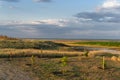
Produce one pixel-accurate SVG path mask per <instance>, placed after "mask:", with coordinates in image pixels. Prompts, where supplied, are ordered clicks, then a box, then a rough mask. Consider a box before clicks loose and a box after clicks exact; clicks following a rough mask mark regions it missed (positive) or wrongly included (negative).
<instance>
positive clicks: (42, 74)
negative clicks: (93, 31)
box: [0, 38, 120, 80]
mask: <svg viewBox="0 0 120 80" xmlns="http://www.w3.org/2000/svg"><path fill="white" fill-rule="evenodd" d="M117 43H120V42H102V41H101V42H95V41H94V42H93V41H92V42H78V43H77V42H76V43H75V44H87V45H100V46H119V44H117ZM79 49H81V50H79ZM119 56H120V55H119V54H111V53H110V52H109V53H108V52H100V51H88V50H87V49H86V50H85V48H84V47H82V48H79V47H77V46H68V45H65V44H63V43H58V42H57V41H56V42H54V41H40V40H20V39H12V40H10V39H7V38H6V39H5V40H3V39H1V40H0V61H1V66H4V67H0V68H1V71H2V68H3V72H0V74H4V73H5V74H8V75H7V76H9V75H10V74H11V73H12V75H13V74H14V73H15V70H20V71H23V72H26V74H27V73H28V76H30V77H31V78H30V79H31V80H120V76H119V74H120V58H119ZM21 57H22V58H21ZM106 63H107V67H106ZM10 65H12V66H11V67H10ZM13 67H14V68H15V69H14V71H13ZM4 68H6V69H4ZM16 68H17V69H16ZM5 70H6V71H5ZM16 72H19V71H16ZM18 75H21V73H18ZM111 75H112V76H111ZM10 77H11V76H10ZM0 79H1V77H0ZM2 80H3V79H2ZM4 80H6V79H5V78H4ZM11 80H14V79H12V78H11ZM23 80H28V79H23Z"/></svg>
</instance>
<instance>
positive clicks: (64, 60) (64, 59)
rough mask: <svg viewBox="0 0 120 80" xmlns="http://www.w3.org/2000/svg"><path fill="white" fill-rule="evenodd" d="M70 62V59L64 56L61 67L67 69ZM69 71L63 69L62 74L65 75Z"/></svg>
mask: <svg viewBox="0 0 120 80" xmlns="http://www.w3.org/2000/svg"><path fill="white" fill-rule="evenodd" d="M67 62H68V58H67V57H66V56H63V57H62V59H61V66H62V67H65V66H67V64H68V63H67ZM66 71H67V70H66V69H65V68H63V69H62V73H63V74H65V72H66Z"/></svg>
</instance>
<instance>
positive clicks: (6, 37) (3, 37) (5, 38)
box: [0, 35, 17, 40]
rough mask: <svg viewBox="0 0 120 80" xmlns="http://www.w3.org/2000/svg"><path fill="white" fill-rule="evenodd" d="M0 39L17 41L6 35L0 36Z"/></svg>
mask: <svg viewBox="0 0 120 80" xmlns="http://www.w3.org/2000/svg"><path fill="white" fill-rule="evenodd" d="M0 39H2V40H17V38H12V37H8V36H6V35H0Z"/></svg>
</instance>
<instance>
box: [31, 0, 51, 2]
mask: <svg viewBox="0 0 120 80" xmlns="http://www.w3.org/2000/svg"><path fill="white" fill-rule="evenodd" d="M33 1H35V2H51V0H33Z"/></svg>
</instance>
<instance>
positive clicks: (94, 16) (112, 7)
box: [75, 0, 120, 22]
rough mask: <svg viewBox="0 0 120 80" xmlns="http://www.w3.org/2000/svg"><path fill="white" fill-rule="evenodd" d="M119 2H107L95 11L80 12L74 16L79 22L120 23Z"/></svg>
mask: <svg viewBox="0 0 120 80" xmlns="http://www.w3.org/2000/svg"><path fill="white" fill-rule="evenodd" d="M119 14H120V2H118V1H117V0H107V1H105V2H104V3H103V4H102V5H101V6H99V9H98V7H97V11H92V12H80V13H77V14H76V15H75V17H77V18H79V20H80V21H95V22H120V15H119Z"/></svg>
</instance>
